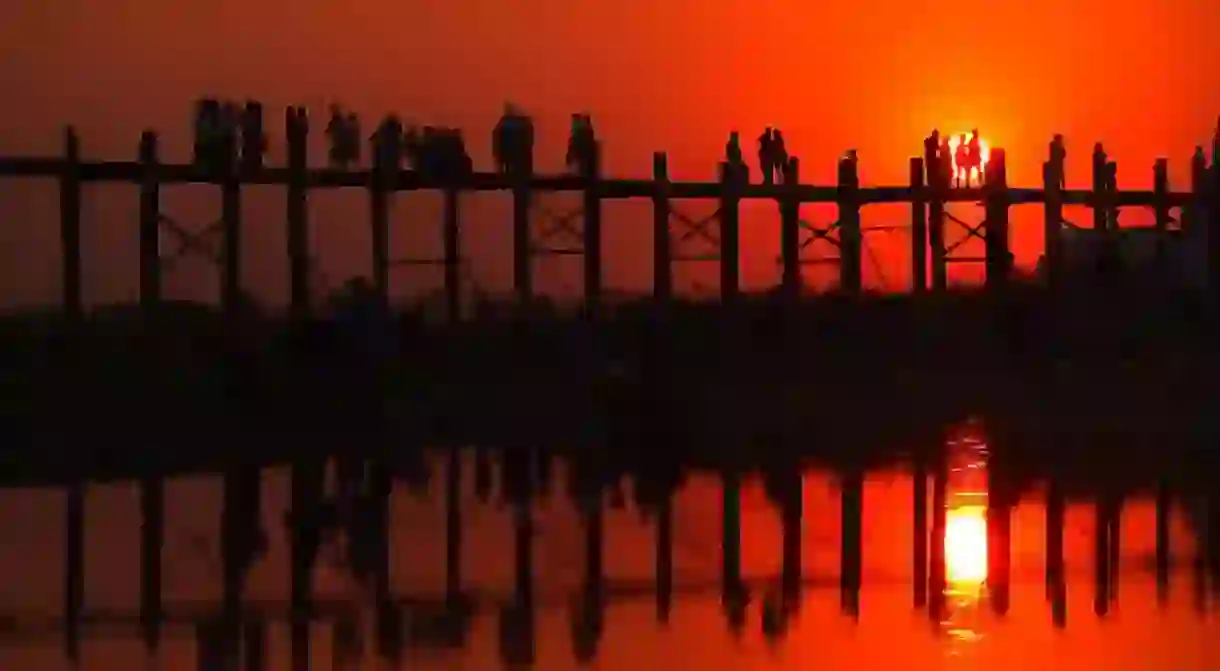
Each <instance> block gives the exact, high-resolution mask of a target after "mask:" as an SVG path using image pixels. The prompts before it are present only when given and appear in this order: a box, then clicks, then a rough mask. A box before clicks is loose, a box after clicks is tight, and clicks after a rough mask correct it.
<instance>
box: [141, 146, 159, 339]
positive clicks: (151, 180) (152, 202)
mask: <svg viewBox="0 0 1220 671" xmlns="http://www.w3.org/2000/svg"><path fill="white" fill-rule="evenodd" d="M159 163H160V161H159V160H158V158H157V134H156V133H155V132H153V131H151V130H146V131H144V133H143V134H141V135H140V165H141V166H142V167H143V171H144V174H143V179H142V180H141V182H140V308H141V309H142V310H143V311H144V314H145V316H148V315H151V314H153V312H154V310H155V309H156V307H157V306H158V305H159V304H160V302H161V239H160V236H161V183H160V181H159V178H160V176H159V175H158V173H159V172H160V165H159Z"/></svg>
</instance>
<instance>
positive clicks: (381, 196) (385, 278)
mask: <svg viewBox="0 0 1220 671" xmlns="http://www.w3.org/2000/svg"><path fill="white" fill-rule="evenodd" d="M372 145H373V146H372V148H371V149H372V151H371V154H372V156H373V170H372V175H371V180H370V182H369V215H370V224H371V226H372V232H371V239H372V244H373V289H374V290H375V291H376V292H377V297H378V299H379V300H380V301H381V304H382V305H389V303H390V202H389V192H390V190H391V189H392V188H394V186H395V185H396V182H397V174H396V173H397V165H386V157H385V151H384V150H383V149H382V148H381V147H379V146H378V139H377V136H374V139H373V141H372Z"/></svg>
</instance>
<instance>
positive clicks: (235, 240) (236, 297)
mask: <svg viewBox="0 0 1220 671" xmlns="http://www.w3.org/2000/svg"><path fill="white" fill-rule="evenodd" d="M224 142H225V151H226V153H225V156H226V157H228V158H227V160H226V161H225V162H224V165H223V166H221V168H222V172H221V184H220V222H221V230H222V232H223V240H224V242H223V246H224V253H223V254H222V255H221V261H222V264H221V270H220V278H221V279H220V302H221V307H222V309H223V310H224V313H225V315H226V316H228V317H234V316H236V315H237V313H238V310H239V309H240V308H239V306H240V305H241V303H242V295H241V292H242V287H241V263H242V259H241V175H240V173H239V172H238V171H237V165H236V164H235V162H234V159H233V157H234V156H235V155H236V151H237V148H236V147H237V138H236V137H235V136H234V135H233V134H232V133H229V134H227V136H226V137H225V138H224Z"/></svg>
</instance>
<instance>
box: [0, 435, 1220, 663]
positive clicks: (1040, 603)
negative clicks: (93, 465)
mask: <svg viewBox="0 0 1220 671" xmlns="http://www.w3.org/2000/svg"><path fill="white" fill-rule="evenodd" d="M949 448H950V449H948V450H946V451H945V452H944V455H945V458H944V461H943V468H941V466H939V465H937V464H935V463H923V464H916V468H915V469H914V471H912V469H911V468H909V467H895V468H892V469H883V470H876V471H870V472H868V473H867V474H863V473H860V472H845V473H830V472H827V471H818V470H814V471H809V472H807V473H805V474H804V475H803V476H802V477H801V478H799V479H797V480H795V482H796V483H797V486H796V489H793V488H792V485H791V483H792V482H793V480H792V479H790V478H787V477H784V473H783V472H782V471H781V472H778V473H772V474H770V475H766V476H764V477H759V476H756V475H750V474H742V473H732V472H729V473H721V474H706V473H705V474H692V475H691V476H690V477H689V478H688V479H687V480H686V482H685V483H684V484H683V485H682V486H681V487H680V488H679V490H678V491H677V492H676V493H675V494H674V496H673V497H672V499H671V498H669V497H660V498H658V497H657V496H656V495H655V492H650V491H649V489H650V485H649V484H648V483H646V482H644V481H641V480H636V481H634V482H633V483H632V484H629V485H628V487H627V489H626V490H625V491H624V492H622V494H623V495H622V496H620V495H619V493H618V492H616V489H615V487H613V486H610V485H609V484H608V483H605V482H602V479H601V478H600V477H598V476H596V473H592V472H590V471H589V470H588V465H585V466H583V467H582V465H580V464H566V463H564V464H559V465H558V467H557V468H556V481H558V482H564V483H566V484H567V486H566V487H565V488H562V489H561V488H558V487H553V486H552V487H549V488H548V487H532V486H527V487H524V489H522V487H521V485H520V484H519V482H518V483H517V484H514V482H516V481H517V480H516V478H517V476H516V475H514V469H516V470H518V471H519V470H520V468H521V467H522V466H521V464H520V463H516V464H514V463H511V460H510V463H505V464H502V468H501V469H500V472H501V477H500V478H498V482H494V483H493V482H491V481H489V480H488V472H487V471H486V469H485V468H484V467H485V466H486V465H487V462H486V461H485V460H483V459H477V460H476V459H474V458H473V455H472V454H467V455H464V456H463V458H461V459H451V458H450V457H449V456H446V455H438V456H436V457H435V459H434V460H433V463H431V464H430V465H431V467H432V468H431V471H432V472H434V473H437V474H438V475H439V474H444V475H445V477H431V478H429V481H428V482H427V483H426V484H420V485H419V486H417V487H396V488H395V490H394V491H393V493H392V495H391V497H390V504H389V514H390V520H391V522H390V526H389V529H390V531H389V544H388V545H389V557H390V559H389V567H390V576H389V578H390V580H389V583H388V588H389V591H388V592H387V593H386V594H384V595H382V596H381V598H380V599H378V598H377V594H376V592H377V588H376V587H375V585H374V586H372V587H370V585H369V583H360V582H358V581H354V580H353V579H352V577H351V572H350V571H349V570H348V569H349V567H348V565H347V564H349V563H350V560H351V557H352V556H353V551H352V549H351V548H350V547H349V549H348V550H347V551H345V550H344V549H343V545H344V543H343V540H342V539H341V538H336V539H335V540H334V541H333V542H331V543H327V544H324V546H323V548H322V550H321V552H320V558H319V561H318V562H317V565H316V566H315V567H314V569H313V570H312V580H311V582H312V588H313V590H314V595H313V601H312V603H311V605H310V608H309V613H308V617H309V618H310V620H311V621H310V622H309V623H307V624H305V623H303V626H304V629H302V630H301V631H302V632H303V633H304V635H305V639H306V640H305V641H304V643H303V645H304V649H305V650H307V651H308V653H307V654H305V655H304V656H303V657H302V655H301V654H299V653H300V646H301V645H302V643H301V642H299V641H297V642H294V641H293V640H292V637H290V635H289V634H290V629H291V627H290V626H289V625H290V624H291V622H292V616H293V612H294V611H293V608H292V604H291V602H290V601H289V600H288V598H287V594H288V589H287V587H288V584H287V583H288V580H289V577H288V576H289V573H290V570H289V568H290V566H289V565H290V561H289V559H290V557H289V555H290V548H289V545H290V544H289V542H288V534H287V533H285V532H283V531H282V530H283V527H284V522H283V512H282V511H283V510H284V508H285V507H286V505H287V503H288V502H289V500H290V499H291V498H292V495H291V492H290V489H291V488H290V487H288V478H287V477H286V474H285V473H282V472H273V473H268V474H264V476H263V477H262V481H263V490H264V494H263V496H261V497H259V499H258V508H259V510H261V518H262V521H263V525H264V526H265V527H266V528H267V530H268V533H269V544H268V548H267V552H266V553H265V554H264V555H262V556H261V558H259V559H258V561H257V562H255V564H254V565H253V566H252V568H251V571H250V574H249V577H248V579H247V581H246V593H245V597H244V604H243V605H242V606H241V608H240V611H239V616H240V619H241V620H243V621H244V625H243V626H242V627H241V628H239V630H240V633H238V634H234V636H235V637H236V638H237V639H239V640H237V641H236V642H234V643H232V644H229V643H226V642H225V641H223V640H221V639H223V634H224V632H225V631H226V627H225V622H224V618H225V611H224V609H223V608H222V606H221V599H220V597H219V595H220V593H221V592H222V591H223V584H222V583H223V581H224V575H225V571H224V567H223V566H221V564H223V563H224V562H223V556H222V555H223V554H224V552H223V545H224V543H223V542H222V540H223V539H221V538H220V535H221V534H220V533H219V532H220V529H219V528H218V526H217V524H216V522H217V520H218V519H219V518H220V517H221V514H220V513H221V509H222V507H223V506H222V505H221V503H222V501H221V498H222V492H221V490H222V488H221V487H219V486H218V483H217V482H214V481H210V480H207V479H197V480H191V481H183V482H171V483H169V484H168V485H167V487H166V507H165V512H164V515H165V518H166V519H167V520H168V521H169V524H168V526H167V530H166V535H165V540H164V547H163V550H162V553H161V555H162V560H163V564H164V569H163V578H164V582H163V592H164V598H165V601H164V603H163V604H161V615H160V617H159V618H158V622H157V623H156V626H157V627H158V630H159V631H160V632H161V633H160V634H159V636H160V638H159V639H158V642H157V643H156V644H155V650H154V651H153V652H152V653H147V652H146V650H145V649H144V648H145V647H146V643H147V641H148V634H147V631H148V627H149V623H148V617H147V613H145V617H144V618H141V616H140V615H141V614H140V609H139V604H140V600H139V596H138V595H139V594H140V586H141V576H142V574H141V571H140V564H141V562H140V558H141V547H140V545H141V543H140V541H141V533H140V518H139V511H140V507H139V503H138V501H139V493H138V491H137V489H136V488H135V487H134V486H131V485H104V486H102V485H99V486H93V487H90V488H89V489H88V491H87V493H86V497H85V498H86V499H87V505H86V508H85V509H86V511H87V513H86V519H85V525H84V528H85V538H84V546H83V547H84V549H85V553H84V556H85V557H86V566H85V590H84V595H83V596H84V599H83V601H84V608H83V611H82V613H81V614H80V642H79V645H80V651H79V655H78V659H79V661H80V663H81V664H83V665H84V667H85V668H89V667H97V668H100V667H101V666H106V667H108V668H109V667H113V666H116V665H119V664H121V665H123V666H125V667H129V668H130V667H133V666H135V665H137V664H145V663H148V662H146V661H145V660H146V659H148V656H149V654H151V656H152V661H153V662H154V663H156V664H157V665H158V666H160V668H167V669H183V670H184V671H185V670H186V669H192V668H194V667H195V666H196V665H205V666H206V665H209V664H211V665H223V660H225V659H229V660H232V661H233V662H234V664H235V665H234V666H232V667H231V668H245V669H250V671H258V670H259V669H263V668H267V669H281V668H291V667H296V668H315V669H335V670H336V671H338V670H340V669H374V668H388V667H395V666H401V667H402V668H407V667H420V668H438V669H441V668H446V669H448V668H495V667H497V666H499V665H502V664H507V665H509V666H517V667H524V666H531V665H533V666H535V667H537V668H557V669H565V668H575V667H577V666H579V665H580V664H582V663H592V664H596V665H597V666H599V667H601V668H628V667H635V668H636V669H639V671H645V670H651V669H653V668H656V669H658V670H659V669H663V668H666V667H670V666H673V665H674V664H681V665H682V666H683V667H691V666H705V667H712V666H714V667H717V668H726V667H728V668H754V667H761V666H772V665H773V666H776V667H779V668H798V667H804V666H808V665H816V666H818V667H821V668H872V667H873V666H877V667H879V668H880V667H883V666H884V667H886V668H888V667H891V666H894V665H897V664H901V665H902V666H903V667H904V668H910V669H922V668H928V669H931V668H944V666H943V665H944V664H945V663H952V664H958V665H966V666H964V667H963V668H974V665H976V664H977V665H979V666H978V667H977V668H983V667H986V668H997V669H1003V668H1014V669H1015V668H1018V666H1015V665H1014V664H1016V663H1017V662H1020V668H1027V667H1028V666H1029V665H1030V664H1037V663H1038V662H1039V661H1045V662H1046V663H1045V666H1047V667H1048V668H1065V667H1066V666H1072V667H1074V668H1098V669H1113V668H1124V669H1126V668H1149V669H1153V668H1174V669H1190V668H1215V667H1216V665H1217V664H1220V655H1215V654H1213V653H1209V652H1208V651H1207V650H1206V649H1205V648H1204V645H1203V642H1204V641H1205V639H1206V637H1207V636H1209V635H1214V634H1215V633H1216V632H1215V631H1214V629H1215V627H1214V625H1213V624H1212V623H1211V621H1210V619H1209V618H1208V617H1207V616H1206V615H1201V614H1200V611H1204V610H1206V609H1208V608H1209V604H1208V599H1207V596H1206V593H1205V586H1206V583H1207V576H1206V574H1205V572H1204V570H1203V567H1204V565H1205V564H1206V562H1205V561H1202V560H1196V557H1199V558H1204V557H1203V554H1204V553H1203V552H1201V551H1200V552H1197V551H1196V545H1198V544H1196V543H1195V537H1196V535H1197V534H1196V532H1195V527H1197V526H1198V524H1196V523H1193V522H1192V521H1191V520H1188V519H1187V515H1185V514H1183V513H1182V512H1181V511H1183V509H1184V508H1186V507H1187V506H1177V507H1176V508H1175V509H1174V510H1175V512H1174V514H1170V512H1169V510H1170V509H1169V506H1168V503H1169V502H1170V497H1168V496H1167V491H1166V490H1164V489H1163V488H1162V489H1160V490H1155V492H1156V493H1155V495H1154V496H1153V497H1143V498H1140V497H1134V496H1131V497H1128V498H1126V499H1121V500H1120V499H1119V498H1118V497H1115V496H1111V495H1107V496H1102V497H1099V498H1100V503H1098V502H1096V501H1082V502H1077V501H1076V500H1073V501H1071V502H1070V503H1069V502H1068V501H1066V500H1065V498H1064V496H1063V491H1064V488H1063V487H1062V486H1060V484H1058V483H1051V484H1050V485H1048V486H1046V487H1043V488H1041V489H1042V491H1041V492H1039V491H1035V492H1033V493H1029V492H1027V491H1022V493H1021V495H1020V496H1018V495H1017V491H1016V489H1015V488H1014V487H1013V486H1011V484H1009V483H1004V482H1003V481H1002V480H1000V479H999V478H997V476H996V472H995V470H994V469H989V468H988V453H987V449H986V445H985V442H984V441H983V440H982V438H981V436H980V435H978V434H977V433H975V432H974V431H973V429H972V428H971V427H966V428H964V429H963V430H962V432H961V433H960V435H957V436H954V437H953V438H952V439H951V440H950V442H949ZM454 464H456V465H457V467H452V466H453V465H454ZM582 468H583V469H584V470H582ZM912 472H914V473H916V475H915V476H914V477H913V476H912ZM789 473H791V471H789ZM938 473H940V475H938ZM517 475H519V473H518V474H517ZM547 482H548V483H549V482H550V481H549V480H547ZM590 482H597V483H598V484H597V485H596V486H590V484H589V483H590ZM496 485H498V486H496ZM604 488H605V489H604ZM495 490H499V494H500V496H499V497H496V496H494V494H495V493H496V491H495ZM565 491H566V492H567V495H565V494H564V492H565ZM0 496H2V497H3V499H0V500H3V502H4V505H5V509H6V510H7V511H14V512H16V513H17V514H9V515H7V516H6V517H5V519H4V520H3V521H2V522H0V551H2V552H3V553H4V557H5V559H4V561H5V567H6V570H7V574H6V580H5V581H4V587H3V589H2V590H0V611H2V612H0V668H5V669H8V668H21V669H60V668H69V667H70V665H71V664H70V662H69V660H68V659H67V658H66V656H65V654H64V650H63V638H64V630H65V628H66V626H67V624H68V623H67V622H66V621H65V619H64V617H63V615H62V614H60V613H58V612H56V611H57V609H56V608H55V607H54V606H53V604H58V603H61V602H62V596H63V595H62V594H61V591H62V588H61V585H60V582H61V573H62V563H61V559H62V557H63V555H64V547H63V545H64V544H63V536H62V533H63V528H62V524H61V522H60V521H61V520H62V519H63V505H64V504H63V496H62V494H61V493H59V492H47V491H36V490H22V491H15V490H10V491H5V492H3V493H2V494H0ZM497 499H498V500H497ZM912 501H923V502H924V507H923V508H922V511H921V510H920V507H919V506H918V504H917V505H916V506H915V508H914V513H915V514H913V515H912V512H913V509H912ZM1185 503H1190V502H1189V501H1186V502H1185ZM1191 507H1197V506H1193V504H1192V506H1191ZM777 510H778V511H779V514H776V511H777ZM836 513H837V514H836ZM249 514H250V516H251V517H255V516H256V515H255V514H254V513H249ZM1194 517H1196V518H1197V517H1198V515H1195V516H1194ZM921 529H924V530H926V531H925V532H924V533H921V532H920V530H921ZM1099 529H1100V530H1101V532H1102V533H1096V530H1099ZM455 531H459V532H460V533H456V534H455V533H454V532H455ZM1120 539H1122V540H1123V541H1125V544H1124V545H1122V546H1121V551H1120ZM921 541H922V542H921ZM349 545H350V543H349ZM1171 547H1172V549H1173V554H1172V555H1171V554H1170V552H1169V548H1171ZM455 558H456V560H457V561H456V563H455V561H454V560H455ZM1204 559H1205V558H1204ZM1178 569H1182V570H1178ZM921 575H926V578H921V577H919V576H921ZM1171 575H1186V576H1189V579H1188V580H1187V581H1186V582H1187V583H1188V584H1190V585H1191V586H1192V589H1191V591H1192V592H1193V593H1194V595H1193V597H1192V598H1181V595H1179V594H1173V595H1171V594H1170V591H1169V583H1170V577H1171ZM1120 577H1121V580H1120ZM144 580H145V581H146V580H147V578H146V577H145V578H144ZM1178 582H1181V581H1178ZM1120 583H1122V584H1123V586H1124V589H1125V590H1126V592H1125V597H1124V599H1125V604H1126V605H1127V608H1126V610H1125V612H1124V613H1122V614H1121V615H1120V614H1119V613H1116V612H1114V613H1112V612H1111V610H1112V607H1113V606H1115V605H1116V604H1117V594H1118V586H1119V584H1120ZM836 586H837V588H838V589H837V592H838V595H837V598H836V596H835V592H836V589H835V587H836ZM1069 586H1072V589H1071V590H1069V589H1068V588H1069ZM1178 591H1181V590H1178ZM1069 594H1070V595H1071V603H1080V604H1082V606H1081V607H1073V608H1072V611H1073V612H1074V613H1076V614H1077V615H1076V616H1075V617H1073V618H1072V620H1071V624H1072V626H1070V627H1069V626H1067V625H1068V623H1069V620H1068V617H1067V614H1068V610H1069V608H1068V606H1069ZM1171 596H1173V597H1174V598H1170V597H1171ZM1044 598H1045V600H1047V601H1049V603H1050V608H1049V609H1047V608H1046V606H1045V605H1044V603H1045V602H1044ZM370 602H379V603H378V604H377V605H372V606H370V605H369V604H370ZM1090 602H1091V604H1092V609H1091V610H1092V611H1093V613H1089V614H1088V615H1087V616H1086V615H1085V613H1088V610H1089V609H1088V607H1087V606H1083V604H1088V603H1090ZM912 604H914V608H913V607H912ZM1048 611H1049V614H1048ZM921 612H923V613H926V615H924V616H918V617H913V614H915V615H918V614H919V613H921ZM231 615H232V613H230V616H231ZM1097 616H1101V617H1097ZM921 619H922V620H923V621H924V622H930V623H931V624H932V627H931V628H930V629H929V628H928V627H926V626H921V625H920V624H919V622H920V620H921ZM726 620H727V626H726ZM230 624H232V623H230ZM1056 628H1058V629H1060V630H1061V631H1060V633H1059V634H1058V635H1054V631H1055V629H1056ZM230 630H231V631H238V630H234V629H232V628H230ZM1102 632H1104V633H1105V636H1104V638H1102V637H1100V634H1101V633H1102ZM226 646H228V647H226ZM294 648H295V649H296V650H294ZM226 651H228V652H226ZM294 652H295V653H297V654H294ZM1209 655H1212V656H1210V657H1209ZM237 660H240V667H238V666H236V663H237ZM218 668H219V667H218Z"/></svg>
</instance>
